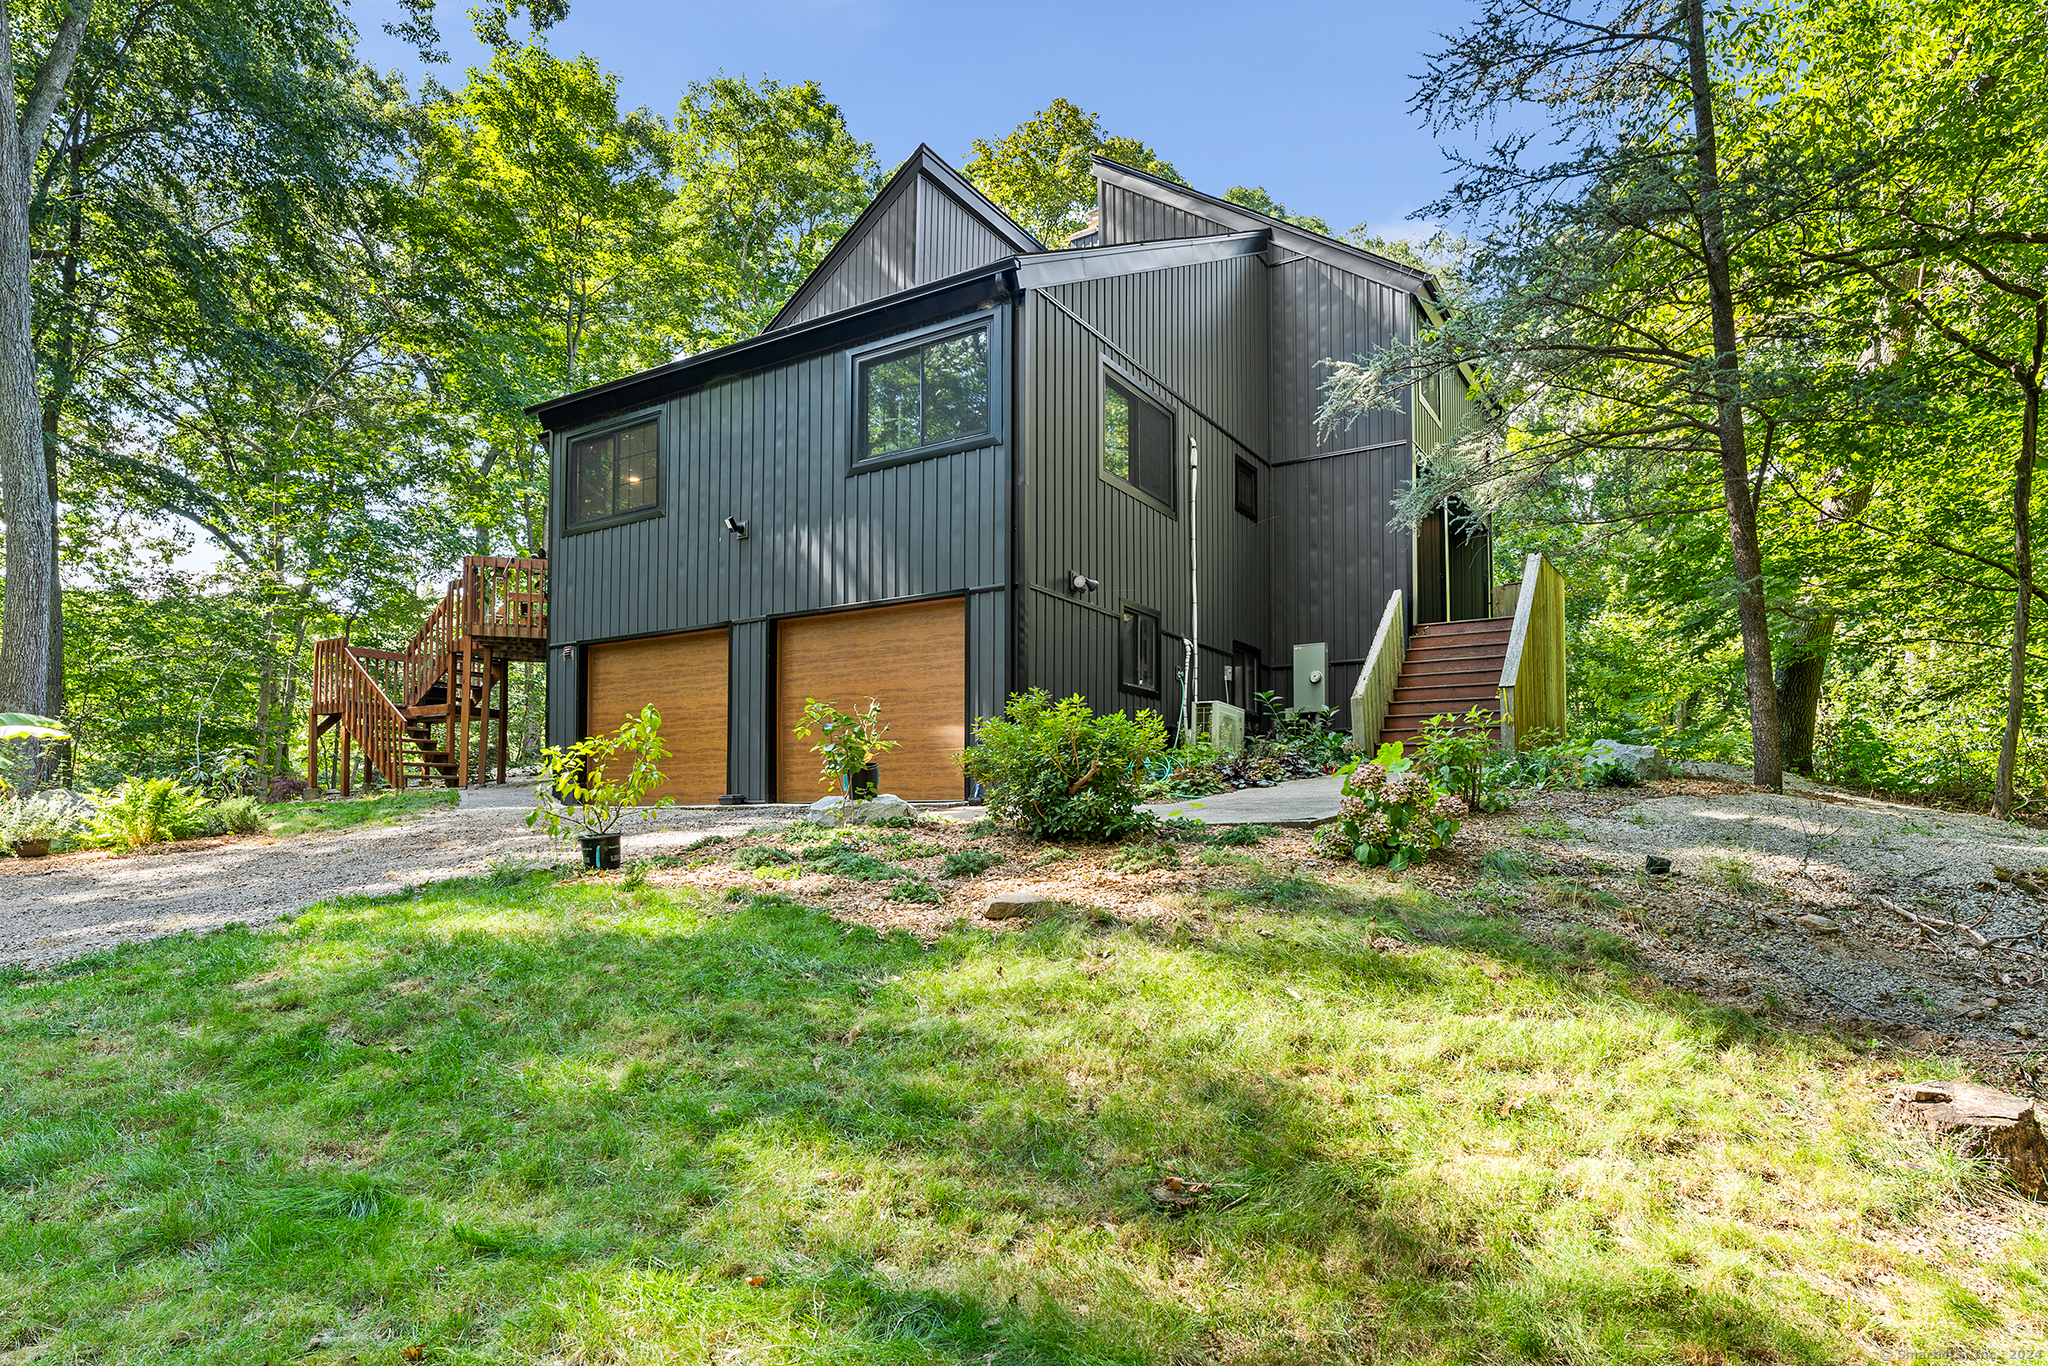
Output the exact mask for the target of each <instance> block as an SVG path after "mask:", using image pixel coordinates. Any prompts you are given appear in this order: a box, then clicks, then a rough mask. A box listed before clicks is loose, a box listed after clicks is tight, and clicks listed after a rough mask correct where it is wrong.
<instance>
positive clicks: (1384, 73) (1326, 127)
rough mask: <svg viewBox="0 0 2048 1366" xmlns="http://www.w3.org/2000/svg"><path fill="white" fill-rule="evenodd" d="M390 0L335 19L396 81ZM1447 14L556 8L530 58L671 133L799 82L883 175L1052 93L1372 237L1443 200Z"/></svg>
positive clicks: (1192, 163) (1208, 182)
mask: <svg viewBox="0 0 2048 1366" xmlns="http://www.w3.org/2000/svg"><path fill="white" fill-rule="evenodd" d="M465 9H466V6H465V5H464V4H462V3H460V2H459V0H442V3H441V5H440V12H441V28H442V33H443V37H444V39H446V40H447V43H446V45H447V46H448V47H449V48H450V50H451V55H452V60H451V61H450V62H449V63H448V64H447V65H445V66H442V67H440V68H438V77H439V79H440V80H441V81H442V82H443V83H446V84H452V83H454V82H456V81H458V80H459V79H460V77H461V71H462V69H463V68H464V67H466V66H469V65H472V64H475V63H477V62H479V61H481V60H482V57H483V53H482V49H481V47H480V46H479V45H478V44H477V43H476V41H475V39H474V38H473V36H472V35H471V33H470V30H469V23H468V19H467V16H466V13H465ZM397 12H398V7H397V5H396V4H394V3H391V0H357V3H355V4H354V5H352V6H351V13H352V14H353V16H354V18H355V20H356V22H357V24H358V25H359V26H360V28H361V30H362V43H363V52H364V55H365V57H367V58H368V59H369V60H370V61H372V62H374V63H376V64H377V65H379V66H383V67H387V68H389V67H396V68H398V69H400V70H403V71H405V72H406V73H408V75H409V76H410V77H412V78H414V79H416V78H417V76H418V75H419V73H420V71H421V68H420V67H419V65H418V63H417V62H416V61H415V60H414V59H413V58H412V55H411V53H410V50H409V49H408V48H406V46H405V45H404V44H402V43H400V42H398V41H397V40H395V39H392V38H390V37H387V36H386V35H385V34H384V32H383V26H384V24H385V23H387V22H390V21H391V20H392V18H393V17H394V16H395V15H396V14H397ZM1466 12H1467V4H1466V3H1465V2H1464V0H1446V2H1445V3H1440V4H1433V5H1418V4H1395V3H1387V0H1366V3H1361V4H1353V5H1351V6H1348V7H1342V6H1340V7H1331V8H1325V7H1321V6H1318V7H1316V8H1313V9H1311V8H1309V7H1306V6H1294V5H1288V6H1274V7H1272V8H1265V9H1262V8H1260V7H1257V6H1245V5H1241V4H1238V5H1223V4H1206V3H1203V4H1192V3H1190V4H1179V5H1166V4H1137V3H1128V4H1126V3H1073V0H1068V3H1066V4H1052V5H1047V4H1042V3H1041V4H1033V5H1023V6H1009V7H1004V8H1003V9H1000V10H998V9H997V8H996V7H994V6H969V5H961V4H924V3H913V2H912V0H797V3H777V2H776V0H755V2H754V3H740V4H722V5H717V6H708V5H707V6H692V5H662V4H651V3H642V2H641V0H572V3H571V7H570V17H569V19H568V21H567V22H566V23H564V24H562V25H560V26H558V27H557V28H556V29H555V30H554V31H553V32H552V33H551V35H550V37H549V42H550V45H551V46H552V47H554V48H555V49H556V50H557V51H559V52H564V53H571V52H588V53H590V54H591V55H592V56H594V57H596V58H597V59H598V60H599V61H600V62H601V63H603V64H604V65H605V66H606V67H607V68H609V69H610V70H612V71H615V72H617V73H618V76H619V80H620V89H621V95H622V97H623V99H624V101H625V102H626V103H627V104H629V105H646V106H647V107H648V108H650V109H653V110H654V111H656V112H657V113H661V114H672V113H673V112H674V110H675V106H676V99H677V95H678V94H679V92H680V91H681V90H682V88H683V87H684V86H685V85H686V84H688V83H689V82H690V81H692V80H696V79H700V78H702V77H705V76H710V75H714V74H716V73H718V72H719V71H721V70H723V71H726V72H729V73H732V74H745V75H748V76H761V75H770V76H774V77H777V78H778V79H781V80H784V81H794V80H802V79H806V78H816V79H817V80H818V81H820V82H821V83H822V84H823V86H824V89H825V93H826V96H827V97H828V98H830V99H832V100H833V101H835V102H836V103H838V104H839V105H840V107H841V108H843V109H844V110H845V111H846V116H847V122H848V123H849V125H850V126H851V127H852V129H853V131H854V132H855V133H856V134H857V135H858V136H860V137H863V138H866V139H867V140H869V141H871V142H873V143H874V144H875V151H876V155H877V156H878V158H879V159H880V160H881V162H882V163H883V165H885V166H892V165H894V164H895V163H896V162H898V161H900V160H902V158H903V157H904V156H905V155H907V154H908V153H909V152H910V151H911V150H912V149H913V148H915V147H916V146H917V144H918V143H919V142H929V143H930V144H931V145H932V146H933V148H934V149H936V150H937V151H938V153H939V155H941V156H943V157H944V158H946V160H948V161H950V162H952V163H953V164H954V165H956V166H957V165H959V164H960V163H961V162H962V161H963V160H965V158H966V156H967V150H968V146H969V144H970V143H972V142H973V140H974V139H975V138H977V137H989V136H994V135H997V134H1000V133H1004V132H1007V131H1008V130H1009V129H1011V128H1012V127H1014V126H1016V125H1017V124H1018V123H1021V122H1022V121H1023V120H1025V119H1027V118H1029V117H1031V115H1032V114H1033V113H1035V112H1036V111H1037V110H1039V109H1040V108H1042V107H1044V106H1045V105H1046V104H1047V103H1048V102H1049V101H1050V100H1052V99H1053V98H1054V97H1055V96H1065V97H1066V98H1067V99H1070V100H1073V101H1074V102H1075V103H1076V104H1079V105H1080V106H1081V107H1082V108H1084V109H1088V110H1092V111H1094V112H1096V113H1098V114H1100V115H1101V116H1102V122H1103V126H1104V128H1105V129H1107V130H1108V131H1109V132H1111V133H1118V134H1123V135H1126V136H1130V137H1136V138H1139V139H1142V140H1143V141H1145V142H1146V143H1148V144H1150V145H1151V146H1152V147H1153V148H1154V149H1155V150H1156V151H1158V152H1159V154H1160V155H1161V156H1163V157H1165V158H1166V159H1167V160H1168V161H1170V162H1172V163H1173V164H1174V166H1175V167H1176V168H1177V169H1178V170H1179V171H1180V173H1181V174H1182V175H1183V176H1185V177H1186V178H1187V180H1188V181H1189V183H1191V184H1193V185H1194V186H1196V187H1197V188H1199V189H1203V190H1207V191H1209V192H1210V193H1212V194H1220V193H1222V192H1223V191H1224V190H1225V189H1228V188H1229V187H1230V186H1232V185H1238V184H1251V185H1264V186H1265V187H1266V189H1267V190H1268V191H1269V192H1270V193H1271V194H1272V195H1273V197H1274V198H1276V199H1278V200H1279V201H1280V202H1281V203H1283V204H1285V205H1286V206H1287V207H1288V208H1289V209H1290V210H1292V211H1294V212H1296V213H1313V214H1319V215H1321V216H1322V217H1324V218H1326V219H1328V220H1329V222H1330V225H1331V226H1332V227H1333V228H1335V229H1337V230H1339V231H1341V230H1343V229H1344V228H1348V227H1350V226H1351V225H1352V224H1354V223H1358V222H1369V223H1370V224H1371V225H1372V226H1373V228H1374V229H1375V230H1376V231H1379V232H1383V233H1387V234H1388V235H1391V236H1399V235H1404V234H1406V233H1408V232H1411V231H1414V230H1415V225H1413V224H1409V223H1406V222H1405V221H1404V220H1405V219H1406V217H1407V215H1408V214H1409V213H1410V212H1411V211H1413V210H1414V209H1416V208H1417V207H1418V206H1420V205H1422V204H1424V203H1427V202H1428V201H1429V200H1430V199H1431V198H1432V197H1434V196H1435V195H1436V194H1437V193H1439V192H1440V190H1441V188H1442V186H1443V185H1444V162H1443V157H1442V155H1441V154H1440V153H1439V151H1438V150H1437V146H1436V143H1435V142H1434V140H1433V139H1431V138H1430V137H1429V136H1428V135H1427V134H1425V133H1423V132H1422V131H1421V130H1420V129H1418V128H1417V127H1416V126H1415V120H1414V118H1413V116H1412V115H1410V114H1409V113H1408V111H1407V101H1408V96H1409V93H1410V91H1411V89H1412V82H1411V81H1410V79H1409V77H1410V76H1411V75H1412V74H1413V73H1415V72H1417V71H1419V70H1420V69H1421V68H1422V65H1423V54H1424V53H1425V52H1427V51H1428V50H1430V48H1431V47H1432V46H1433V45H1434V44H1435V42H1436V35H1437V34H1438V33H1439V32H1442V31H1444V30H1446V29H1449V28H1451V27H1453V26H1455V25H1456V24H1457V23H1458V22H1459V21H1460V20H1461V19H1462V17H1463V16H1464V14H1465V13H1466Z"/></svg>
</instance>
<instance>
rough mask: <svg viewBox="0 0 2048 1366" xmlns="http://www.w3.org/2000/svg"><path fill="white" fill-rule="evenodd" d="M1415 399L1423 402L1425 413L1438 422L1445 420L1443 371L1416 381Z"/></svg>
mask: <svg viewBox="0 0 2048 1366" xmlns="http://www.w3.org/2000/svg"><path fill="white" fill-rule="evenodd" d="M1415 397H1416V398H1417V399H1418V400H1420V401H1421V403H1422V408H1423V411H1424V412H1427V413H1428V414H1429V415H1430V416H1431V417H1433V418H1435V419H1436V420H1437V421H1438V422H1441V421H1443V420H1444V372H1443V371H1441V370H1438V371H1436V372H1435V373H1434V374H1431V375H1430V376H1428V377H1427V378H1426V379H1419V380H1417V381H1415Z"/></svg>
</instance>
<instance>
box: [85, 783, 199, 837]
mask: <svg viewBox="0 0 2048 1366" xmlns="http://www.w3.org/2000/svg"><path fill="white" fill-rule="evenodd" d="M92 796H93V803H94V804H95V805H96V806H98V807H99V811H98V813H97V814H96V815H94V816H93V818H92V827H91V829H92V838H93V842H94V843H96V844H104V845H110V846H118V847H121V848H127V849H140V848H141V847H143V846H144V845H147V844H161V843H163V842H164V841H165V840H181V839H190V838H191V837H192V836H194V835H197V834H202V833H204V831H205V830H206V827H207V819H206V817H207V801H206V798H205V796H204V795H203V794H202V793H200V792H199V791H198V790H197V789H196V788H190V787H184V786H181V785H180V784H178V783H177V782H175V781H173V780H172V779H169V778H146V779H145V778H130V779H129V780H128V781H127V782H125V783H122V784H121V785H120V786H119V787H117V788H115V789H114V790H113V791H112V792H95V793H93V794H92Z"/></svg>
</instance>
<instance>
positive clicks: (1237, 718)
mask: <svg viewBox="0 0 2048 1366" xmlns="http://www.w3.org/2000/svg"><path fill="white" fill-rule="evenodd" d="M1195 732H1196V733H1197V734H1199V735H1204V736H1207V737H1208V740H1209V743H1210V744H1212V745H1214V746H1216V748H1218V749H1220V750H1222V751H1224V752H1225V753H1227V754H1237V753H1241V752H1242V751H1243V749H1244V708H1243V707H1233V706H1231V705H1230V704H1229V703H1228V702H1197V703H1195Z"/></svg>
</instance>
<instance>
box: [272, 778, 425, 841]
mask: <svg viewBox="0 0 2048 1366" xmlns="http://www.w3.org/2000/svg"><path fill="white" fill-rule="evenodd" d="M461 797H462V794H461V793H460V792H458V791H456V790H455V789H454V788H452V787H430V788H424V789H421V790H418V791H411V790H408V791H405V792H380V793H377V794H376V795H374V796H369V797H331V798H328V799H326V800H324V801H310V802H279V803H278V804H277V805H276V806H267V807H265V808H263V815H264V818H265V819H266V820H268V821H269V822H270V833H271V834H273V835H306V834H311V833H312V832H314V831H317V830H349V829H353V828H354V827H356V826H358V825H372V824H380V823H381V824H389V823H390V822H392V821H396V820H402V819H404V818H405V817H407V816H417V815H419V814H420V813H421V812H424V811H433V810H437V809H439V808H442V807H451V806H454V805H455V803H456V802H457V801H459V800H460V799H461Z"/></svg>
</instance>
